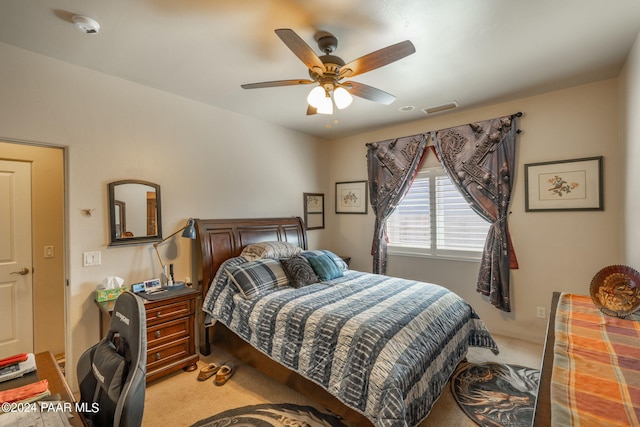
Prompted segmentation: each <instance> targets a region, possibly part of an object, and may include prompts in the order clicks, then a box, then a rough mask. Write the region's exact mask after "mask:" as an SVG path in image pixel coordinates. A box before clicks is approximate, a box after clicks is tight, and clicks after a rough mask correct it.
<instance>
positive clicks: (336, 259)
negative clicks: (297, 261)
mask: <svg viewBox="0 0 640 427" xmlns="http://www.w3.org/2000/svg"><path fill="white" fill-rule="evenodd" d="M319 255H328V256H329V258H331V259H332V260H333V262H335V263H336V265H337V266H338V268H339V269H340V270H342V271H347V270H348V269H349V266H348V265H347V263H346V262H344V260H343V259H342V258H340V257H339V256H338V255H336V254H334V253H333V252H331V251H328V250H326V249H322V250H316V251H304V252H302V256H304V257H306V258H307V259H309V258H311V257H314V256H319Z"/></svg>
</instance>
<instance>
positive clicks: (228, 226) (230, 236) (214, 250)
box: [195, 217, 307, 355]
mask: <svg viewBox="0 0 640 427" xmlns="http://www.w3.org/2000/svg"><path fill="white" fill-rule="evenodd" d="M195 226H196V232H197V237H196V238H197V240H198V246H199V248H200V254H199V255H200V266H201V272H200V275H199V277H198V285H199V289H200V291H201V301H204V297H205V296H206V295H207V292H208V291H209V286H210V285H211V281H212V280H213V277H214V276H215V274H216V272H217V271H218V268H219V267H220V265H221V264H222V263H223V262H224V261H226V260H227V259H229V258H232V257H236V256H238V255H240V253H241V252H242V249H244V247H245V246H247V245H249V244H251V243H259V242H267V241H284V242H289V243H292V244H294V245H298V246H300V247H301V248H302V249H307V234H306V230H305V228H304V223H303V222H302V218H300V217H287V218H250V219H196V220H195ZM198 313H199V319H198V323H199V325H198V327H199V330H200V339H199V341H200V353H202V354H203V355H208V354H209V353H210V349H209V342H210V341H209V333H208V331H207V330H206V328H205V327H204V314H203V312H202V310H198Z"/></svg>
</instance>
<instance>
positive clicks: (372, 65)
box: [338, 40, 416, 79]
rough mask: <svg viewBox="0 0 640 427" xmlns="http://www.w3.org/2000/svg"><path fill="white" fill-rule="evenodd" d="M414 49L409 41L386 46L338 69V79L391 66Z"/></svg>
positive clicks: (413, 51)
mask: <svg viewBox="0 0 640 427" xmlns="http://www.w3.org/2000/svg"><path fill="white" fill-rule="evenodd" d="M415 51H416V48H415V46H414V45H413V43H411V41H409V40H405V41H403V42H400V43H396V44H394V45H391V46H387V47H385V48H382V49H380V50H376V51H375V52H371V53H370V54H368V55H365V56H361V57H360V58H358V59H354V60H353V61H351V62H349V63H348V64H345V65H343V66H342V67H340V73H339V74H338V78H339V79H341V78H344V77H353V76H356V75H358V74H362V73H366V72H367V71H371V70H375V69H376V68H380V67H382V66H385V65H387V64H391V63H392V62H395V61H397V60H399V59H402V58H404V57H405V56H409V55H411V54H412V53H415Z"/></svg>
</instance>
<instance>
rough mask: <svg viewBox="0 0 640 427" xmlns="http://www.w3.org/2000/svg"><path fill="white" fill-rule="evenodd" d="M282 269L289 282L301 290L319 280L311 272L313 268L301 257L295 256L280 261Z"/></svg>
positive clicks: (313, 272) (314, 273)
mask: <svg viewBox="0 0 640 427" xmlns="http://www.w3.org/2000/svg"><path fill="white" fill-rule="evenodd" d="M280 262H281V263H282V268H284V272H285V273H287V277H289V282H290V283H291V285H292V286H295V287H296V288H301V287H303V286H306V285H310V284H312V283H318V282H319V281H320V278H319V277H318V276H317V275H316V272H315V271H313V267H311V264H309V261H308V260H307V259H306V258H305V257H303V256H301V255H296V256H293V257H291V258H286V259H281V260H280Z"/></svg>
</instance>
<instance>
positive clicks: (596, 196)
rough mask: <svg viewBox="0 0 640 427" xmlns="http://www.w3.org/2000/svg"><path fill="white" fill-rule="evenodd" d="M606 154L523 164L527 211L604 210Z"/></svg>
mask: <svg viewBox="0 0 640 427" xmlns="http://www.w3.org/2000/svg"><path fill="white" fill-rule="evenodd" d="M602 163H603V157H602V156H599V157H587V158H583V159H573V160H558V161H552V162H542V163H529V164H526V165H524V168H525V175H524V182H525V184H524V186H525V211H527V212H533V211H561V210H569V211H601V210H604V203H603V200H604V195H603V190H602V187H603V185H602V172H603V170H602V167H603V166H602Z"/></svg>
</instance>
